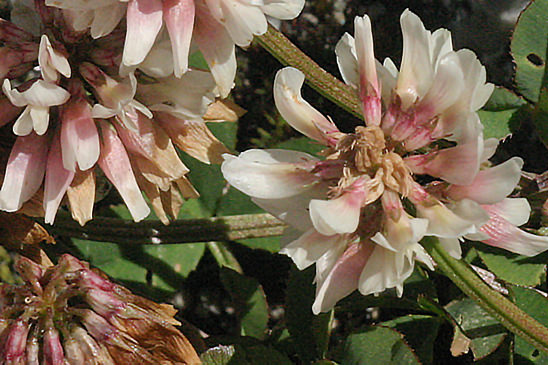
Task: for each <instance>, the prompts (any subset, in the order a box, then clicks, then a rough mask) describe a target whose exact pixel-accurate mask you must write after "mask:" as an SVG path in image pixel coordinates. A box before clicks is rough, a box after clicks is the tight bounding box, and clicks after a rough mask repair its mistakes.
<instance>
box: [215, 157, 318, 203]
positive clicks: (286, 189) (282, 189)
mask: <svg viewBox="0 0 548 365" xmlns="http://www.w3.org/2000/svg"><path fill="white" fill-rule="evenodd" d="M266 152H267V153H270V154H271V155H272V156H274V159H275V160H276V157H278V156H282V157H284V156H285V155H288V154H289V153H290V151H283V152H280V150H268V151H266ZM291 152H292V153H295V151H291ZM252 154H254V153H252ZM242 155H243V156H242ZM242 155H240V157H236V156H231V155H226V154H225V155H223V157H224V158H225V161H224V162H223V164H222V166H221V171H222V172H223V175H224V177H225V179H227V181H228V182H229V183H230V184H231V185H232V186H234V187H235V188H236V189H238V190H240V191H242V192H244V193H245V194H247V195H250V196H252V197H255V198H260V199H278V198H287V197H290V196H293V195H297V194H299V193H301V192H303V191H305V190H307V189H309V188H310V184H313V183H316V182H318V181H319V179H318V178H317V177H316V176H315V175H313V174H311V173H310V172H309V170H310V167H309V166H310V161H315V159H314V158H313V157H312V156H310V155H308V154H305V153H297V155H300V156H301V157H302V159H303V162H301V163H292V162H289V163H288V162H270V161H267V162H263V160H260V159H257V160H250V159H249V158H247V157H249V156H250V155H249V154H248V155H245V154H242Z"/></svg>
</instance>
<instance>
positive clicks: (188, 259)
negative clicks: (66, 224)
mask: <svg viewBox="0 0 548 365" xmlns="http://www.w3.org/2000/svg"><path fill="white" fill-rule="evenodd" d="M73 242H74V245H75V246H76V247H77V248H78V249H79V250H80V252H81V253H82V254H83V255H84V258H85V259H86V260H87V261H89V262H90V263H91V264H92V265H93V266H96V267H98V268H99V269H101V270H103V271H104V272H105V273H106V274H108V275H109V276H110V277H112V278H113V279H116V280H121V281H124V282H131V283H134V284H138V285H139V286H141V287H145V286H146V287H150V288H153V289H162V290H165V291H167V292H174V291H177V290H179V289H180V287H181V283H182V280H183V279H184V278H186V277H187V276H188V274H189V273H190V272H191V271H192V270H194V269H195V268H196V266H197V265H198V263H199V262H200V259H201V258H202V255H203V253H204V248H205V246H204V244H203V243H191V244H180V245H177V244H174V245H159V246H150V245H148V246H145V245H143V246H129V245H117V244H112V243H105V242H94V241H85V240H79V239H74V240H73Z"/></svg>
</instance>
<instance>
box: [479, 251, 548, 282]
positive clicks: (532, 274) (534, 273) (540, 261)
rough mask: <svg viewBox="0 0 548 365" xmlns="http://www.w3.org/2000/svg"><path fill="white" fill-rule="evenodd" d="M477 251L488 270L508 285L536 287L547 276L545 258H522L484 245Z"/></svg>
mask: <svg viewBox="0 0 548 365" xmlns="http://www.w3.org/2000/svg"><path fill="white" fill-rule="evenodd" d="M476 250H477V252H478V254H479V256H480V258H481V260H482V261H483V263H485V265H486V266H487V268H488V269H489V270H490V271H492V272H493V274H495V275H496V276H497V278H499V279H502V280H504V281H506V282H508V283H512V284H516V285H530V286H536V285H538V284H540V282H541V280H542V278H543V277H544V276H545V270H546V262H545V260H544V258H543V257H526V256H521V255H518V254H515V253H511V252H508V251H506V250H501V249H497V248H494V247H490V246H487V245H483V244H478V245H477V246H476Z"/></svg>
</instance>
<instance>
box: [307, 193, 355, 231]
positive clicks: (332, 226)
mask: <svg viewBox="0 0 548 365" xmlns="http://www.w3.org/2000/svg"><path fill="white" fill-rule="evenodd" d="M364 200H365V191H364V190H363V189H356V190H354V191H348V192H345V193H343V194H342V195H341V196H339V197H338V198H335V199H330V200H317V199H313V200H311V201H310V218H311V219H312V224H314V227H315V228H316V230H318V232H320V233H321V234H323V235H326V236H331V235H333V234H340V233H352V232H354V231H355V230H356V229H357V228H358V224H359V222H360V212H361V208H362V205H363V203H364Z"/></svg>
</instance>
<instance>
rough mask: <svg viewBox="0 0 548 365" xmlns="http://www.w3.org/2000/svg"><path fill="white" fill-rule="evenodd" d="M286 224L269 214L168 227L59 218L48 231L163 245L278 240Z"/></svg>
mask: <svg viewBox="0 0 548 365" xmlns="http://www.w3.org/2000/svg"><path fill="white" fill-rule="evenodd" d="M284 228H285V224H284V223H282V222H280V221H279V220H277V219H276V218H274V217H273V216H271V215H270V214H248V215H235V216H227V217H215V218H204V219H184V220H183V219H181V220H176V221H174V222H171V224H170V225H169V226H166V225H164V224H162V223H161V222H160V221H158V220H150V221H142V222H139V223H135V222H133V221H128V220H125V219H116V218H104V217H95V218H94V219H93V220H92V221H90V222H88V223H87V224H86V225H85V226H84V227H82V226H80V225H79V224H78V223H77V222H75V221H74V220H72V218H70V216H68V215H65V214H59V215H58V217H57V219H56V220H55V225H54V226H51V227H49V230H50V231H51V232H52V233H54V234H56V235H60V236H68V237H73V238H81V239H86V240H91V241H101V242H113V243H121V244H166V243H192V242H210V241H234V240H239V239H244V238H258V237H271V236H279V235H281V234H282V232H283V229H284Z"/></svg>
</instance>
